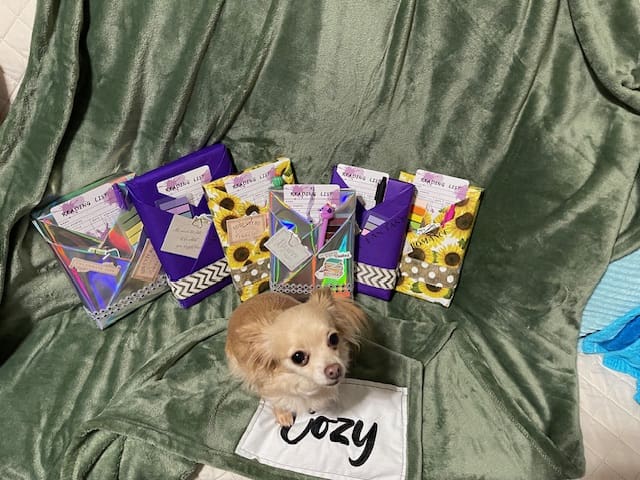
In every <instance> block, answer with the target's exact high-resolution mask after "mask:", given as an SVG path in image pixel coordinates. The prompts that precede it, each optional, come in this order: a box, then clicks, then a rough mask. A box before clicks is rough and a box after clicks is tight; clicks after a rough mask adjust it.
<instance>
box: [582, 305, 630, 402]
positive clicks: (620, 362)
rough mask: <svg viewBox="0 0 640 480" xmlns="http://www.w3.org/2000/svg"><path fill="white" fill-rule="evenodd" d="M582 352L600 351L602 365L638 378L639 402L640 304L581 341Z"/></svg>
mask: <svg viewBox="0 0 640 480" xmlns="http://www.w3.org/2000/svg"><path fill="white" fill-rule="evenodd" d="M581 348H582V351H583V352H585V353H602V354H603V359H602V363H603V365H604V366H605V367H607V368H611V369H612V370H617V371H618V372H622V373H626V374H627V375H631V376H632V377H635V378H636V379H638V381H639V383H638V384H637V391H636V395H635V396H634V399H635V401H636V402H638V403H640V306H637V307H636V308H634V309H633V310H631V311H629V312H628V313H627V314H626V315H623V316H622V317H620V318H619V319H617V320H616V321H615V322H613V323H612V324H611V325H609V326H608V327H606V328H604V329H603V330H601V331H599V332H596V333H592V334H591V335H588V336H586V337H585V338H583V339H582V341H581Z"/></svg>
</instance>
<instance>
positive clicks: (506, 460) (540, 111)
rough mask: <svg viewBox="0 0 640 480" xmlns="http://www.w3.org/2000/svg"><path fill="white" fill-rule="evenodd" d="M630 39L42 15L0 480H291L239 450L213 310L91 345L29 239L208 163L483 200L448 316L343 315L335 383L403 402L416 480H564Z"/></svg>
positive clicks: (346, 7)
mask: <svg viewBox="0 0 640 480" xmlns="http://www.w3.org/2000/svg"><path fill="white" fill-rule="evenodd" d="M638 25H640V4H638V2H637V1H636V0H618V1H616V2H604V1H597V0H539V1H538V0H536V1H524V0H522V1H512V2H504V1H503V0H477V1H461V0H415V1H410V0H394V1H382V0H381V1H364V0H362V1H357V0H346V1H341V0H326V1H322V2H320V1H304V0H297V1H293V0H292V1H267V0H264V1H254V2H240V1H227V2H224V1H221V0H215V1H212V0H192V1H189V2H184V1H171V0H156V1H153V2H130V1H118V0H114V1H108V2H107V1H102V0H85V1H82V2H80V1H72V0H41V1H40V2H39V4H38V9H37V14H36V22H35V28H34V34H33V42H32V48H31V56H30V61H29V65H28V69H27V74H26V77H25V80H24V83H23V85H22V87H21V90H20V92H19V95H18V97H17V99H16V102H15V105H14V106H13V107H12V110H11V111H10V113H9V116H8V118H7V120H6V122H5V123H4V125H3V126H2V129H1V130H0V192H2V201H1V203H0V216H1V218H2V219H3V221H2V222H1V223H0V288H1V292H2V304H1V306H0V338H1V353H2V361H3V363H2V366H1V367H0V405H1V406H2V413H3V414H2V416H1V418H0V431H2V432H3V433H2V439H1V440H0V477H2V478H3V479H36V478H53V479H58V478H61V479H65V480H68V479H70V478H100V479H103V478H122V479H133V478H185V476H186V475H188V474H189V472H190V471H192V470H193V468H194V464H195V463H196V462H204V463H209V464H212V465H216V466H220V467H223V468H228V469H231V470H235V471H238V472H241V473H244V474H246V475H249V476H253V477H256V478H268V479H269V478H270V479H279V478H301V476H300V475H297V474H291V473H287V472H284V471H280V470H276V469H273V468H270V467H266V466H262V465H260V464H258V463H256V462H251V461H248V460H245V459H241V458H240V457H237V456H236V455H234V454H233V450H234V448H235V443H236V442H237V440H238V438H239V436H240V434H241V432H242V430H243V429H244V427H245V426H246V424H247V422H248V420H249V418H250V416H251V414H252V412H253V410H254V409H255V407H256V405H257V399H255V398H254V397H251V396H250V395H247V394H246V393H244V392H243V391H242V390H239V389H238V388H237V384H234V383H233V382H232V381H231V380H229V379H228V376H227V373H228V372H227V370H226V366H225V362H224V356H223V351H222V347H223V344H224V335H225V322H226V318H227V317H228V315H229V313H230V312H231V310H232V309H233V308H234V307H235V306H236V305H237V304H238V299H237V295H236V294H235V292H234V291H232V289H231V287H228V288H226V289H224V290H223V291H221V292H220V293H217V294H216V295H214V296H212V297H209V298H208V299H206V300H205V301H203V302H202V303H200V304H198V305H197V306H195V307H193V308H191V309H188V310H183V309H181V308H179V307H178V306H177V304H176V302H175V301H174V300H173V299H172V298H171V297H170V295H164V296H163V297H161V298H160V299H158V300H157V301H154V302H153V303H151V304H148V305H147V306H145V307H143V308H141V309H139V310H138V311H136V312H135V313H133V314H132V315H130V316H128V317H127V318H125V319H123V320H121V321H120V322H118V323H117V324H115V325H114V326H112V327H110V328H108V329H107V330H106V331H99V330H98V329H97V328H96V327H95V326H94V325H93V324H92V323H91V321H90V320H89V319H88V317H86V315H85V313H84V312H83V310H82V309H81V307H80V304H79V300H78V299H77V297H76V295H75V294H74V292H73V290H72V289H71V287H70V285H69V283H68V281H67V279H66V278H65V277H64V274H63V272H62V270H61V269H60V268H59V267H58V265H57V264H56V262H55V260H54V257H53V255H52V253H51V251H50V250H49V248H48V247H47V245H46V244H45V243H44V242H43V241H42V239H41V238H39V237H38V234H37V233H36V231H35V230H34V229H33V228H32V227H31V226H30V224H29V213H30V212H31V210H32V209H33V208H34V207H36V206H37V205H39V204H42V203H44V202H47V201H49V200H50V199H51V198H53V197H54V196H57V195H59V194H63V193H66V192H69V191H71V190H73V189H76V188H79V187H81V186H83V185H85V184H88V183H90V182H92V181H93V180H96V179H98V178H101V177H103V176H106V175H108V174H111V173H113V172H118V171H122V170H132V171H134V172H140V173H142V172H145V171H147V170H149V169H151V168H153V167H155V166H158V165H160V164H162V163H164V162H168V161H170V160H173V159H175V158H177V157H179V156H181V155H184V154H186V153H188V152H190V151H193V150H196V149H198V148H200V147H202V146H204V145H206V144H210V143H214V142H217V141H223V142H224V143H225V144H226V145H228V147H229V148H230V150H231V152H232V154H233V157H234V161H235V163H236V165H237V167H238V168H245V167H247V166H250V165H254V164H256V163H259V162H263V161H267V160H270V159H272V158H274V157H275V156H276V155H278V154H285V155H287V156H289V157H290V158H292V160H293V162H294V166H295V170H296V174H297V178H298V180H299V181H300V182H313V181H326V180H328V178H329V170H330V166H331V165H333V164H334V163H337V162H343V163H350V164H354V165H360V166H365V167H369V168H374V169H381V170H385V171H388V172H389V173H391V174H392V175H393V176H397V174H398V172H399V171H400V169H404V170H406V171H414V170H415V169H416V168H428V169H430V170H433V171H437V172H441V173H446V174H450V175H455V176H459V177H465V178H468V179H470V180H471V181H472V183H474V184H475V185H480V186H482V187H484V188H485V195H484V198H483V200H482V204H481V207H480V213H479V217H478V220H477V223H476V227H475V232H474V234H473V236H472V240H471V246H470V249H469V252H468V255H467V256H466V259H465V266H464V268H463V271H462V276H461V283H460V285H459V287H458V289H457V292H456V296H455V298H454V301H453V305H452V306H451V307H450V308H449V309H444V308H442V307H440V306H438V305H434V304H429V303H425V302H422V301H420V300H417V299H414V298H411V297H405V296H402V295H396V296H395V297H394V299H393V300H392V301H391V302H390V303H385V302H382V301H378V300H374V299H371V298H367V297H360V298H359V299H358V300H359V301H361V302H362V304H363V305H364V306H365V308H366V309H367V311H368V312H369V313H370V315H371V318H372V323H373V334H372V338H371V339H370V341H369V342H368V343H366V345H365V347H364V348H363V349H362V351H361V353H360V356H359V358H358V359H357V360H356V365H355V367H354V375H357V376H360V377H361V378H370V379H373V380H377V381H388V382H392V383H396V384H398V385H401V386H407V387H409V389H410V390H411V399H412V403H411V410H410V412H409V419H410V422H411V424H412V428H411V429H410V434H411V436H410V439H409V440H410V452H409V453H410V455H409V457H410V459H409V464H410V468H409V470H408V472H407V473H408V476H409V477H411V478H433V479H457V478H465V479H468V478H491V479H494V478H495V479H517V478H541V479H553V478H566V477H577V476H579V475H580V474H581V472H582V471H583V469H584V459H583V451H582V442H581V434H580V428H579V422H578V391H577V382H576V371H575V356H576V340H577V336H578V327H579V325H578V323H579V318H580V314H581V311H582V309H583V307H584V305H585V302H586V300H587V298H588V296H589V294H590V292H591V291H592V290H593V288H594V286H595V285H596V284H597V282H598V279H599V277H600V276H601V275H602V273H603V272H604V270H605V268H606V266H607V264H608V263H609V262H610V260H611V259H612V258H613V257H619V256H620V255H622V254H624V253H627V252H629V251H631V250H632V249H634V248H637V247H638V246H640V221H639V220H640V218H639V217H640V212H639V208H638V206H639V204H640V194H639V192H640V190H639V188H638V184H639V183H640V182H639V179H638V164H639V162H640V155H638V150H637V149H638V144H639V143H640V142H639V140H640V119H639V118H638V112H639V111H640V91H639V90H640V64H639V63H638V62H639V52H638V45H640V32H639V31H638ZM376 359H378V361H376Z"/></svg>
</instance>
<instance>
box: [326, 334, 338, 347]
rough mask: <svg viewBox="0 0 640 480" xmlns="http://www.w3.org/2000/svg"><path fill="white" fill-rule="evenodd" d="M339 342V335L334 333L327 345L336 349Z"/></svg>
mask: <svg viewBox="0 0 640 480" xmlns="http://www.w3.org/2000/svg"><path fill="white" fill-rule="evenodd" d="M339 341H340V337H338V334H337V333H332V334H331V335H329V339H328V340H327V343H328V344H329V346H330V347H336V346H338V342H339Z"/></svg>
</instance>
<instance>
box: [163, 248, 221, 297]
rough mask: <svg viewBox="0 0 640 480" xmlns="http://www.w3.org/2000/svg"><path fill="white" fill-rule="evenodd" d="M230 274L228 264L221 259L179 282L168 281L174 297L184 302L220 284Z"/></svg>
mask: <svg viewBox="0 0 640 480" xmlns="http://www.w3.org/2000/svg"><path fill="white" fill-rule="evenodd" d="M230 273H231V271H230V270H229V264H228V263H227V261H226V260H225V259H224V258H223V259H221V260H218V261H217V262H214V263H212V264H210V265H207V266H206V267H204V268H201V269H200V270H198V271H196V272H193V273H191V274H189V275H187V276H184V277H182V278H181V279H180V280H176V281H175V282H172V281H171V280H169V287H171V291H172V292H173V296H174V297H176V298H177V299H178V300H185V299H187V298H189V297H193V296H194V295H197V294H198V293H200V292H202V291H204V290H206V289H207V288H209V287H210V286H212V285H215V284H216V283H218V282H221V281H222V280H224V279H225V277H227V276H229V274H230Z"/></svg>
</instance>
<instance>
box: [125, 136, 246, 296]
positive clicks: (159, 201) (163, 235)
mask: <svg viewBox="0 0 640 480" xmlns="http://www.w3.org/2000/svg"><path fill="white" fill-rule="evenodd" d="M233 171H234V168H233V164H232V163H231V157H230V155H229V151H228V150H227V148H226V147H225V146H224V145H222V144H215V145H211V146H209V147H206V148H203V149H202V150H198V151H197V152H194V153H191V154H189V155H186V156H184V157H182V158H179V159H177V160H174V161H172V162H170V163H167V164H166V165H163V166H161V167H158V168H156V169H155V170H151V171H149V172H147V173H145V174H144V175H140V176H139V177H134V178H132V179H131V180H129V181H127V182H126V184H125V186H126V189H127V195H128V199H130V200H131V202H133V204H134V205H135V207H136V209H137V211H138V214H139V215H140V218H141V219H142V222H143V223H144V225H145V228H146V231H147V234H148V235H149V238H150V240H151V243H152V244H153V246H154V248H155V250H156V253H157V254H158V258H159V259H160V263H161V264H162V266H163V267H164V270H165V272H166V274H167V279H168V283H169V287H170V288H171V292H172V293H173V296H174V297H175V298H176V300H178V302H179V303H180V305H181V306H183V307H190V306H192V305H194V304H196V303H198V302H199V301H201V300H202V299H204V298H205V297H207V296H208V295H211V294H212V293H215V292H217V291H218V290H220V289H221V288H223V287H225V286H226V285H229V284H230V283H231V278H230V276H229V266H228V264H227V260H226V259H225V256H224V251H223V249H222V245H221V244H220V240H219V238H218V235H217V233H216V229H215V227H214V225H213V223H212V221H211V215H210V212H209V207H208V205H207V198H206V196H205V194H204V190H203V185H204V184H207V183H209V182H211V181H212V180H213V179H216V178H221V177H226V176H227V175H230V174H231V173H233Z"/></svg>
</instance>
